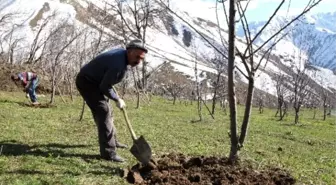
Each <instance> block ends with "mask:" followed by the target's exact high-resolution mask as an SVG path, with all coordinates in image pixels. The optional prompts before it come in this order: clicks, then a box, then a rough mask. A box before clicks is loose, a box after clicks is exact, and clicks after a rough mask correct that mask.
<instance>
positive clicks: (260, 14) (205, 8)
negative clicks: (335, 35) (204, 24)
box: [171, 0, 336, 21]
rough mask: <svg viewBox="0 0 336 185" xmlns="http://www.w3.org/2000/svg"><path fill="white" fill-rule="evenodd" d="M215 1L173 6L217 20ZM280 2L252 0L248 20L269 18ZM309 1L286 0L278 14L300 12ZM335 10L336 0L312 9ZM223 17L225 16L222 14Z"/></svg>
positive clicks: (195, 0)
mask: <svg viewBox="0 0 336 185" xmlns="http://www.w3.org/2000/svg"><path fill="white" fill-rule="evenodd" d="M215 2H216V0H182V1H181V0H171V3H172V6H173V8H177V9H183V10H187V11H188V13H189V14H190V15H191V16H195V17H202V18H206V19H210V20H216V19H215V18H216V14H215ZM280 2H281V0H251V2H250V4H249V6H248V12H247V19H248V21H263V20H267V19H268V18H269V17H270V16H271V15H272V13H273V12H274V10H275V9H276V8H277V6H278V5H279V4H280ZM308 2H309V0H286V1H285V3H284V4H283V6H282V8H281V9H280V11H279V12H278V15H283V16H286V15H294V14H298V13H300V12H302V10H303V9H304V7H305V6H306V5H307V3H308ZM289 3H290V6H289ZM227 7H228V6H227ZM287 10H288V11H287ZM335 11H336V0H323V1H322V2H321V3H320V4H318V5H317V6H316V7H314V8H313V9H312V12H311V13H313V14H315V13H319V12H335ZM287 12H288V13H287ZM219 13H220V14H223V11H219ZM221 18H223V16H222V15H221Z"/></svg>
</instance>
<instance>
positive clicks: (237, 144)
mask: <svg viewBox="0 0 336 185" xmlns="http://www.w3.org/2000/svg"><path fill="white" fill-rule="evenodd" d="M284 1H285V0H282V1H281V3H280V4H279V6H278V7H277V8H276V10H275V11H274V13H273V14H272V16H271V17H270V18H269V19H268V21H267V22H266V23H265V24H264V26H263V27H262V28H261V29H260V30H259V31H258V32H257V33H256V34H255V35H254V36H253V37H252V35H251V33H250V29H249V27H248V21H247V18H246V15H245V12H246V10H247V7H248V5H249V2H250V0H248V1H247V4H246V6H245V7H243V6H242V4H241V2H240V1H235V0H229V1H228V3H229V14H227V12H226V9H225V6H224V2H226V1H222V0H218V3H222V5H223V7H224V8H223V10H224V14H225V15H226V20H227V25H228V28H229V35H228V37H229V38H228V41H229V42H228V44H229V46H228V57H227V56H226V55H225V54H224V53H223V52H222V51H220V49H219V48H218V47H216V46H215V45H214V44H213V43H211V42H210V41H209V39H208V38H206V37H205V36H204V35H203V34H202V33H200V32H199V31H198V30H197V29H195V28H194V27H193V26H192V25H191V24H190V23H188V22H187V21H185V20H184V19H183V18H182V17H181V16H178V15H177V14H176V13H175V12H174V11H172V10H171V9H170V8H169V7H168V6H167V5H166V4H165V3H164V2H163V1H162V0H161V1H160V2H161V3H162V4H163V5H164V6H165V8H166V9H167V10H169V12H172V13H173V14H174V15H176V16H177V17H178V18H179V19H181V20H182V21H184V22H185V23H187V24H188V26H190V27H191V28H192V29H193V30H195V31H196V33H198V34H199V35H200V36H201V37H202V38H203V39H204V40H205V41H206V42H207V43H208V44H209V45H210V46H212V47H213V48H214V49H216V51H218V52H219V53H221V54H222V55H223V57H225V58H228V99H229V105H230V121H231V124H230V132H231V133H230V135H231V136H230V137H231V150H230V156H229V159H230V161H235V160H236V159H237V158H238V150H239V149H240V148H241V147H242V146H243V143H244V140H245V138H246V134H247V128H248V124H249V119H250V114H251V106H252V100H253V98H252V97H253V91H254V77H255V73H256V71H257V70H258V68H259V66H260V65H261V63H262V61H264V59H266V61H267V59H268V57H269V54H270V52H271V50H272V48H273V47H274V46H275V45H276V44H277V43H278V42H279V41H280V40H281V39H282V38H283V37H284V36H286V35H287V32H288V30H286V28H288V27H289V26H290V25H291V24H293V23H294V22H295V21H296V20H298V19H299V18H300V17H301V16H302V15H304V14H305V13H307V12H308V11H310V10H311V9H312V8H313V7H314V6H316V5H317V4H318V3H319V2H321V1H322V0H317V1H315V0H311V1H309V3H308V4H307V6H306V7H305V8H304V10H303V11H302V12H301V13H300V14H299V15H297V16H295V17H294V18H293V19H291V20H290V21H288V22H286V23H285V24H284V25H283V26H282V27H281V28H280V29H278V31H276V32H275V33H274V34H272V35H271V36H270V37H269V38H268V39H266V41H264V42H263V43H261V44H260V45H258V46H256V47H255V44H256V43H255V42H256V39H257V38H258V37H259V36H260V34H261V33H262V32H263V31H264V30H265V28H266V27H267V26H268V25H269V23H270V22H271V20H272V19H273V18H274V17H275V15H276V14H277V13H278V11H279V9H280V8H281V6H282V5H283V4H284ZM236 7H237V8H236ZM237 10H238V13H239V21H240V22H241V24H242V26H243V30H244V33H245V40H246V49H245V51H240V50H239V48H237V47H236V46H235V23H236V19H235V14H236V11H237ZM283 32H285V33H283ZM222 40H224V39H222ZM270 43H271V44H270ZM236 52H237V56H239V58H240V59H241V62H242V63H243V66H244V68H245V71H246V72H243V71H242V70H241V69H240V68H238V67H237V66H236V65H235V62H234V61H235V55H236ZM260 52H261V58H260V60H259V61H256V58H255V57H254V55H255V54H257V53H260ZM234 69H237V70H238V71H240V72H241V74H242V75H244V76H245V77H246V79H248V90H247V98H246V104H245V112H244V118H243V123H242V126H241V133H240V136H239V137H238V134H237V118H236V111H237V110H236V97H235V87H234ZM238 138H239V140H238Z"/></svg>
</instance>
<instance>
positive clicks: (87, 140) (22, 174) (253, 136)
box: [0, 92, 336, 185]
mask: <svg viewBox="0 0 336 185" xmlns="http://www.w3.org/2000/svg"><path fill="white" fill-rule="evenodd" d="M48 98H49V97H45V98H41V99H40V101H41V102H47V101H48ZM67 100H69V99H67ZM25 101H28V100H27V99H25V97H24V94H22V93H10V92H0V110H1V111H0V128H1V135H0V184H4V185H5V184H6V185H7V184H109V185H111V184H113V185H119V184H121V185H123V184H126V182H125V181H124V180H123V179H121V178H120V177H118V175H117V174H118V170H119V168H124V167H127V166H132V165H134V164H135V163H136V160H135V159H134V158H133V156H132V155H131V154H130V152H129V151H128V150H118V153H119V154H120V155H121V156H123V157H125V158H126V159H127V160H128V161H127V163H124V164H116V163H111V162H107V161H102V160H98V159H96V157H97V155H98V152H99V149H98V142H97V131H96V127H95V124H94V123H93V121H92V118H91V114H90V112H89V110H88V109H86V111H85V115H84V120H83V121H82V122H79V121H78V118H79V113H80V109H81V99H80V98H79V97H77V98H76V99H75V101H74V102H73V103H66V104H65V103H62V102H61V100H60V99H57V100H56V101H57V102H58V103H57V104H56V106H57V107H53V108H40V109H38V108H30V107H23V106H20V105H19V104H18V103H20V102H25ZM126 102H127V103H128V114H129V117H130V119H131V122H132V123H133V127H134V129H135V132H136V133H137V134H138V135H140V134H141V135H144V136H145V138H146V140H148V141H149V142H150V143H151V145H152V149H153V152H154V154H155V155H161V154H164V153H170V152H183V153H185V154H188V155H205V156H227V155H228V153H229V145H230V140H229V137H228V130H229V117H228V116H225V115H224V114H223V112H221V111H218V112H217V115H215V117H216V120H212V118H211V117H210V116H208V115H206V112H204V117H205V121H203V122H198V123H191V122H190V121H191V120H196V119H197V114H196V109H195V106H196V104H195V103H194V105H188V106H185V105H184V104H179V103H177V105H175V106H174V105H172V102H171V101H168V100H164V99H161V98H158V97H155V98H154V100H153V102H152V103H151V104H150V105H143V107H141V108H140V109H138V110H137V109H135V108H134V101H132V100H131V99H127V100H126ZM239 114H240V116H239V117H238V120H239V121H241V120H242V117H241V115H242V107H239ZM274 114H275V110H269V109H266V110H265V112H264V113H263V114H259V113H258V111H257V109H253V113H252V118H251V124H250V127H249V132H248V136H247V139H246V143H245V146H244V148H243V149H242V151H241V152H240V156H241V158H242V159H244V160H249V161H252V163H253V164H254V165H255V166H256V168H260V169H262V168H264V167H266V166H275V167H281V168H285V169H288V170H289V171H290V172H291V173H292V174H293V175H294V176H295V177H296V178H297V179H298V184H334V182H335V180H336V177H335V169H336V157H335V138H336V137H335V136H336V132H335V117H328V120H326V121H322V120H321V118H322V115H321V114H319V115H317V119H312V113H311V112H310V111H309V110H304V111H303V113H302V114H303V115H302V117H301V124H300V125H293V124H292V122H293V117H294V116H293V115H290V116H288V117H287V118H286V119H285V120H284V121H282V122H278V121H277V120H276V118H275V117H274ZM114 115H115V125H116V127H117V130H118V138H119V140H120V141H122V142H124V143H127V144H128V145H131V144H132V140H131V137H130V135H129V132H128V130H127V127H126V124H125V121H124V120H123V117H122V114H121V112H120V111H119V110H117V109H115V110H114Z"/></svg>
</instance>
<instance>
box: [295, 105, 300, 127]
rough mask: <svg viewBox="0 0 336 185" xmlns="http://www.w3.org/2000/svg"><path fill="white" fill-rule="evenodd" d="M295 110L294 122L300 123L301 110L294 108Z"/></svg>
mask: <svg viewBox="0 0 336 185" xmlns="http://www.w3.org/2000/svg"><path fill="white" fill-rule="evenodd" d="M294 110H295V120H294V123H295V124H298V123H299V112H300V108H294Z"/></svg>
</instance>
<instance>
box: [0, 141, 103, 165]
mask: <svg viewBox="0 0 336 185" xmlns="http://www.w3.org/2000/svg"><path fill="white" fill-rule="evenodd" d="M85 147H90V145H65V144H59V143H50V144H42V145H32V146H29V145H27V144H22V143H18V142H17V141H15V140H10V141H0V156H1V155H3V156H21V155H33V156H41V157H80V158H82V159H84V160H88V159H98V158H99V155H89V154H73V153H66V152H64V151H63V150H62V149H67V148H85ZM41 148H42V149H43V150H41Z"/></svg>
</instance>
